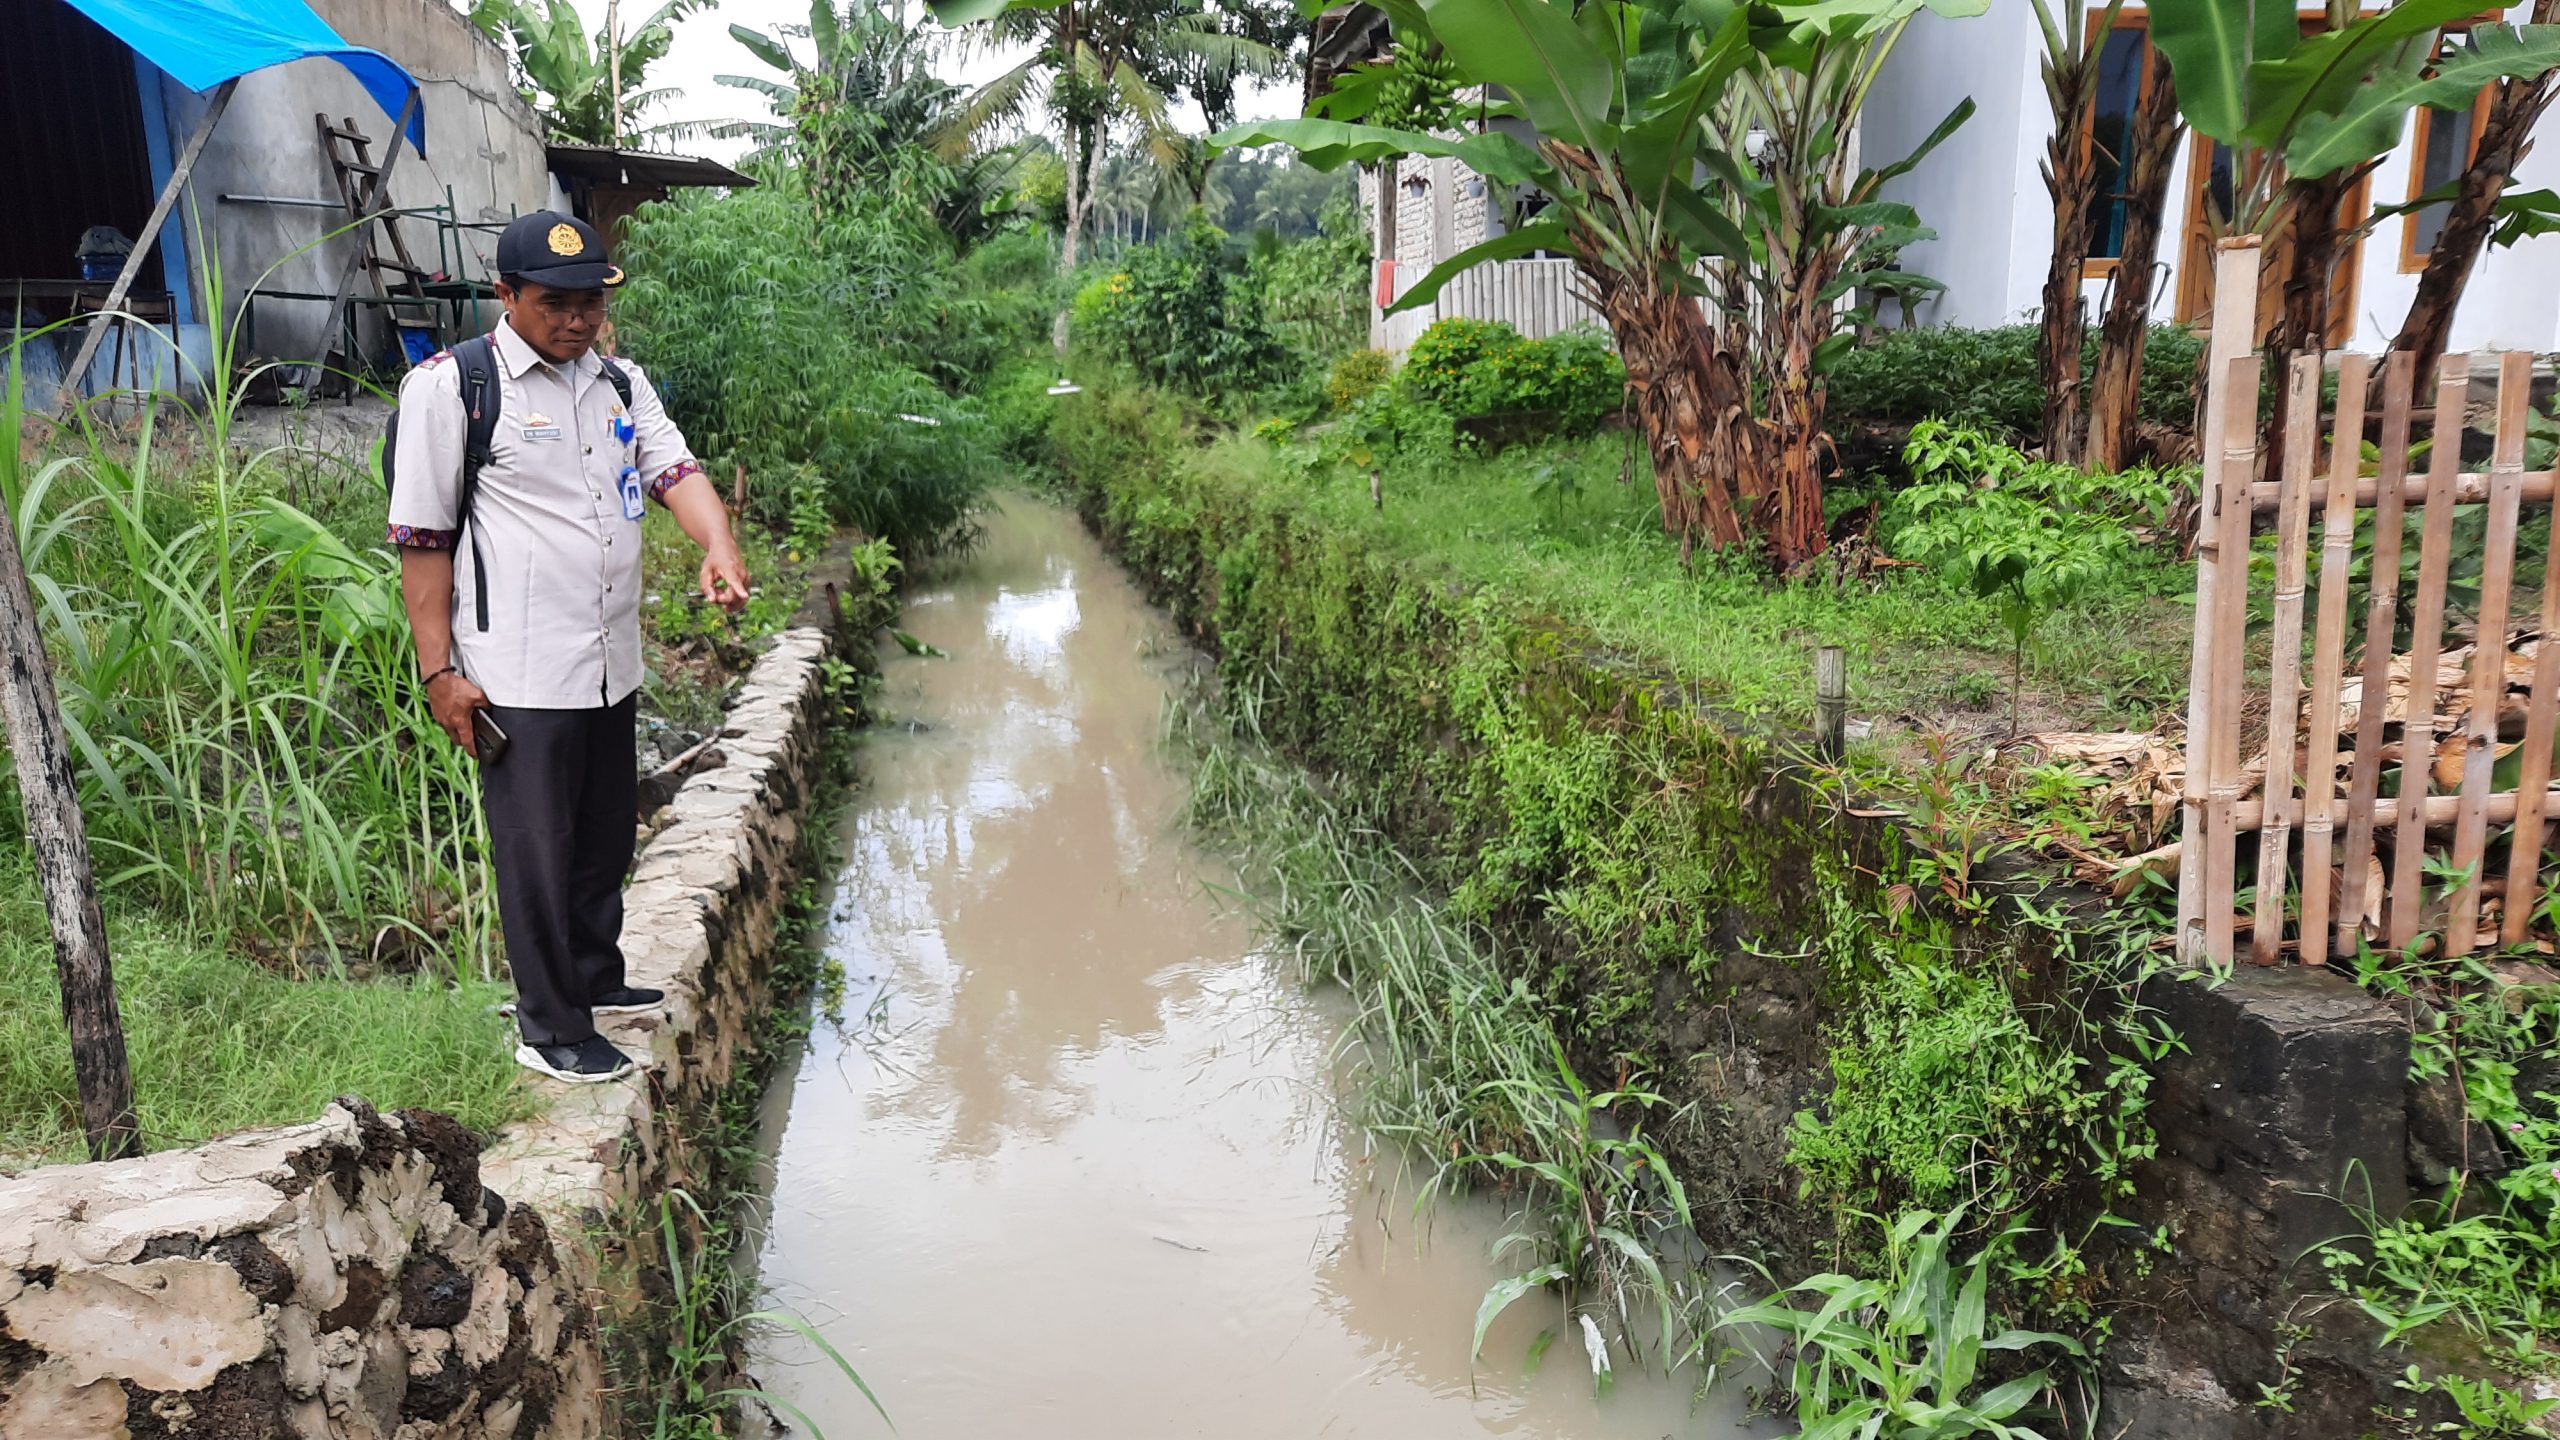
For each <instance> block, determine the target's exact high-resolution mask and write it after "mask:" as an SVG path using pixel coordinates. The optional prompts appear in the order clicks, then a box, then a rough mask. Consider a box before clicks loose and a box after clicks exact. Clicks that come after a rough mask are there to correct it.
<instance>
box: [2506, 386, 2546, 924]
mask: <svg viewBox="0 0 2560 1440" xmlns="http://www.w3.org/2000/svg"><path fill="white" fill-rule="evenodd" d="M2507 363H2508V364H2511V365H2513V364H2522V365H2525V366H2528V367H2529V366H2530V365H2531V363H2532V360H2531V357H2530V356H2524V357H2519V356H2516V355H2509V356H2508V357H2507ZM2531 373H2532V372H2531V370H2530V369H2529V368H2528V369H2527V370H2526V374H2528V375H2530V374H2531ZM2498 384H2499V390H2498V448H2499V451H2500V453H2504V452H2505V450H2506V447H2507V443H2508V441H2507V437H2508V435H2509V434H2510V433H2511V432H2510V430H2509V429H2508V426H2507V415H2506V375H2505V373H2504V372H2503V371H2502V372H2501V373H2500V374H2499V376H2498ZM2550 526H2551V530H2550V543H2549V546H2548V547H2547V548H2546V549H2545V550H2544V552H2543V553H2544V555H2545V556H2546V558H2545V560H2544V561H2543V577H2542V638H2541V639H2540V640H2538V641H2536V642H2535V644H2534V651H2533V693H2532V695H2531V696H2530V697H2529V698H2528V699H2527V700H2526V702H2525V721H2524V750H2523V752H2522V754H2521V757H2520V763H2519V764H2518V766H2517V775H2516V818H2515V827H2516V828H2515V833H2514V834H2513V835H2510V836H2509V837H2508V838H2507V897H2506V909H2505V912H2504V914H2503V916H2502V918H2501V920H2500V922H2499V926H2498V938H2499V939H2500V940H2502V941H2504V942H2505V943H2507V944H2509V945H2521V944H2523V943H2524V940H2525V927H2526V925H2527V924H2528V923H2529V922H2530V921H2531V919H2532V918H2533V909H2534V905H2535V903H2536V902H2537V901H2538V899H2539V898H2540V895H2541V889H2542V832H2543V817H2544V814H2545V811H2546V809H2547V805H2546V800H2545V796H2544V793H2543V792H2544V790H2545V789H2546V788H2547V787H2548V786H2549V785H2550V783H2551V743H2552V730H2553V722H2554V719H2555V717H2560V583H2555V582H2560V567H2555V566H2554V565H2553V562H2552V560H2551V559H2549V558H2547V557H2552V556H2560V503H2555V504H2553V506H2552V507H2551V519H2550Z"/></svg>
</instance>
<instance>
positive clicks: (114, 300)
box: [62, 80, 240, 413]
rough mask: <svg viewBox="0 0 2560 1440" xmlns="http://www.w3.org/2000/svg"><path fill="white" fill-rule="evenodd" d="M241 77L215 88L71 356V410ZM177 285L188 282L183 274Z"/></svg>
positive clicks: (67, 382) (66, 389)
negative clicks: (138, 234) (114, 280)
mask: <svg viewBox="0 0 2560 1440" xmlns="http://www.w3.org/2000/svg"><path fill="white" fill-rule="evenodd" d="M239 84H240V82H239V81H237V80H225V81H223V82H222V83H221V84H220V85H217V86H215V87H214V89H213V98H212V99H211V100H210V101H208V102H207V103H206V105H205V107H204V118H203V119H201V120H199V121H197V122H196V128H195V133H193V134H191V135H189V136H188V137H187V143H186V146H185V148H183V149H181V150H180V151H179V152H178V161H177V163H176V164H174V165H172V166H170V167H169V179H168V183H166V184H164V185H162V186H161V187H160V198H159V200H158V201H157V202H155V203H154V204H153V205H152V207H151V218H150V219H148V220H145V221H143V222H142V234H141V235H140V236H139V237H138V238H136V239H135V240H134V242H133V253H132V254H130V255H127V256H126V257H124V268H123V269H122V270H120V271H118V272H116V283H115V284H113V285H111V286H109V287H107V299H106V303H105V304H103V305H101V306H99V307H98V318H96V319H95V320H92V321H90V322H89V330H88V333H87V334H84V335H82V336H81V337H80V349H79V351H78V352H77V353H75V354H74V355H73V356H72V357H71V367H70V368H69V369H67V370H65V371H63V372H62V395H63V399H62V409H63V411H64V412H65V413H68V412H69V411H70V409H71V407H72V406H73V405H75V404H78V403H79V396H80V386H81V382H82V381H83V380H84V379H86V378H87V376H88V374H89V363H90V362H91V361H93V360H95V359H97V358H98V346H99V344H100V343H101V342H103V341H104V340H105V339H106V338H107V326H109V325H110V324H113V323H114V320H115V314H116V312H117V311H119V310H122V309H123V308H124V301H125V297H126V296H127V295H129V294H131V293H133V280H134V277H135V276H137V275H139V274H141V273H142V262H143V259H144V257H146V256H148V255H149V254H150V253H151V246H152V244H153V243H154V242H156V241H157V240H159V238H160V229H161V227H162V226H164V225H166V224H168V223H169V212H170V211H172V210H174V209H176V208H177V205H178V195H179V193H180V192H181V191H183V190H185V189H186V188H187V177H188V176H189V175H192V174H193V173H195V168H196V157H197V156H199V155H202V154H203V153H204V142H205V141H207V140H209V139H212V138H213V127H214V126H216V125H219V124H221V123H222V112H223V111H225V110H228V109H230V108H231V92H232V91H233V90H234V89H236V88H238V86H239ZM176 283H177V285H180V286H183V285H185V284H186V283H187V281H186V277H184V276H180V277H179V278H178V280H177V282H176Z"/></svg>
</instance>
